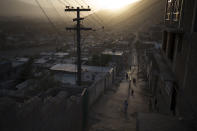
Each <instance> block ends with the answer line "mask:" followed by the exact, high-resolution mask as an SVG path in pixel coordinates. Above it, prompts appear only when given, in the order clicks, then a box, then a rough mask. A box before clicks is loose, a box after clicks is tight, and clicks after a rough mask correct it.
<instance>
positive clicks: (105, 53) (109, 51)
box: [102, 50, 123, 56]
mask: <svg viewBox="0 0 197 131" xmlns="http://www.w3.org/2000/svg"><path fill="white" fill-rule="evenodd" d="M102 54H104V55H118V56H122V55H123V51H111V50H106V51H104V52H102Z"/></svg>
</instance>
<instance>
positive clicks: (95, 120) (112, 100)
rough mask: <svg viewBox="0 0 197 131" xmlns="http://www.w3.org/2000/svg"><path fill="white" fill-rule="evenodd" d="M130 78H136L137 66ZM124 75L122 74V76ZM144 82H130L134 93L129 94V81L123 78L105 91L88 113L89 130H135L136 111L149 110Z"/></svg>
mask: <svg viewBox="0 0 197 131" xmlns="http://www.w3.org/2000/svg"><path fill="white" fill-rule="evenodd" d="M131 72H132V75H131V77H132V78H136V74H137V68H133V69H132V71H131ZM122 77H124V75H123V76H122ZM145 88H146V87H145V82H143V81H142V80H140V79H138V80H137V84H136V86H135V85H134V84H133V82H131V89H134V95H133V96H131V95H129V97H128V90H129V82H128V81H127V80H126V79H125V78H124V79H123V80H122V82H121V83H120V85H119V87H117V88H116V89H115V88H114V90H110V91H107V92H105V94H104V95H103V96H102V97H101V98H100V100H99V101H98V102H97V103H96V104H95V106H94V107H93V108H92V109H91V110H90V114H89V130H90V131H135V130H136V117H137V113H138V112H149V106H148V100H149V98H148V95H147V93H146V91H145ZM127 98H128V112H127V115H126V116H125V114H124V112H123V108H124V101H125V100H126V99H127Z"/></svg>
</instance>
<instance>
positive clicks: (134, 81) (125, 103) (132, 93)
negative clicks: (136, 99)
mask: <svg viewBox="0 0 197 131" xmlns="http://www.w3.org/2000/svg"><path fill="white" fill-rule="evenodd" d="M126 80H128V81H129V88H128V97H129V96H130V95H131V96H133V95H134V90H133V89H132V88H131V78H130V76H129V74H128V73H126ZM133 85H134V86H136V79H135V78H133ZM128 105H129V104H128V99H126V100H125V101H124V113H125V115H127V109H128Z"/></svg>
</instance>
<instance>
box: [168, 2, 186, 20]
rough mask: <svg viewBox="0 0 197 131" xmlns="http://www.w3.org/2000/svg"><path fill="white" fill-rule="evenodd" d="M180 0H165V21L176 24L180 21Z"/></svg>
mask: <svg viewBox="0 0 197 131" xmlns="http://www.w3.org/2000/svg"><path fill="white" fill-rule="evenodd" d="M181 6H182V0H167V4H166V14H165V22H168V23H170V24H176V23H178V22H179V21H180V15H181Z"/></svg>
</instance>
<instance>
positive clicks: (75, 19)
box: [73, 18, 84, 21]
mask: <svg viewBox="0 0 197 131" xmlns="http://www.w3.org/2000/svg"><path fill="white" fill-rule="evenodd" d="M78 20H84V18H74V19H73V21H78Z"/></svg>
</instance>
